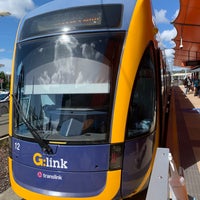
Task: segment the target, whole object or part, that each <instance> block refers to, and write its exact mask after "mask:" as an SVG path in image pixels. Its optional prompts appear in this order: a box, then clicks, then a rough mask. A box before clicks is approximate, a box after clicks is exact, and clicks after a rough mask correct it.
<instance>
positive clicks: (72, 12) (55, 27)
mask: <svg viewBox="0 0 200 200" xmlns="http://www.w3.org/2000/svg"><path fill="white" fill-rule="evenodd" d="M121 15H122V6H121V5H120V4H114V5H96V6H83V7H78V8H70V9H64V10H59V11H54V12H49V13H47V14H43V15H39V16H37V17H32V18H30V19H28V20H27V21H26V22H25V23H24V26H23V27H22V32H21V35H20V40H24V39H27V38H29V37H35V36H39V35H44V34H52V33H56V32H66V31H74V30H90V29H102V28H117V27H120V25H121Z"/></svg>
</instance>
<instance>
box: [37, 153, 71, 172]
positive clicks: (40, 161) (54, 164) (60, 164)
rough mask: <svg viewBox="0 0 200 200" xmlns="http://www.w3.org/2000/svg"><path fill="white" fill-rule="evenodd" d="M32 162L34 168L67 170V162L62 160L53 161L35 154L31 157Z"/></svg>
mask: <svg viewBox="0 0 200 200" xmlns="http://www.w3.org/2000/svg"><path fill="white" fill-rule="evenodd" d="M33 162H34V164H35V165H36V166H43V167H49V168H57V169H68V166H67V161H65V160H64V159H63V158H61V159H59V160H55V159H53V158H51V157H47V156H43V155H42V154H40V153H35V154H34V155H33Z"/></svg>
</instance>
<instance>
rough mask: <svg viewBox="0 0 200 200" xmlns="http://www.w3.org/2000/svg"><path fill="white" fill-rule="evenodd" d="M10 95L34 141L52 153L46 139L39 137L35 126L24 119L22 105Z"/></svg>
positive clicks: (46, 151) (48, 152)
mask: <svg viewBox="0 0 200 200" xmlns="http://www.w3.org/2000/svg"><path fill="white" fill-rule="evenodd" d="M12 97H13V100H14V104H15V106H16V109H17V112H18V113H19V115H20V116H21V118H22V120H23V122H24V123H25V125H26V126H27V128H28V129H29V130H30V133H31V134H32V136H33V137H34V139H35V141H36V142H37V143H38V144H39V145H40V147H41V149H42V151H43V152H44V153H47V154H53V150H52V148H51V147H50V146H49V145H48V143H47V142H46V141H44V140H43V139H42V138H41V137H40V135H39V133H38V130H37V128H35V127H34V126H33V125H32V124H30V122H29V121H28V120H27V119H26V117H25V115H24V112H23V110H22V107H21V105H20V104H19V102H18V101H17V99H16V97H15V95H12Z"/></svg>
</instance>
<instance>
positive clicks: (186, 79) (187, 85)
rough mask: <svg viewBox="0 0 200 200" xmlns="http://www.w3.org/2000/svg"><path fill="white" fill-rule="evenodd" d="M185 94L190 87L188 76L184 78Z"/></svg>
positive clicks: (190, 82)
mask: <svg viewBox="0 0 200 200" xmlns="http://www.w3.org/2000/svg"><path fill="white" fill-rule="evenodd" d="M184 86H185V94H187V93H188V92H189V91H190V90H191V89H192V80H191V79H190V77H189V76H187V77H186V78H185V79H184Z"/></svg>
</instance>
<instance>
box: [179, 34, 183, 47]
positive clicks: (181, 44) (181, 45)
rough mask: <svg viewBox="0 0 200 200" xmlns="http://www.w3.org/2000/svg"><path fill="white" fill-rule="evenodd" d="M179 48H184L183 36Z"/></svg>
mask: <svg viewBox="0 0 200 200" xmlns="http://www.w3.org/2000/svg"><path fill="white" fill-rule="evenodd" d="M179 48H180V49H182V48H183V39H182V37H181V41H180V46H179Z"/></svg>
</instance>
